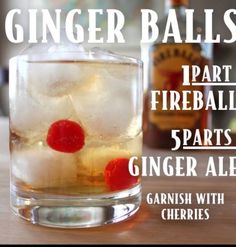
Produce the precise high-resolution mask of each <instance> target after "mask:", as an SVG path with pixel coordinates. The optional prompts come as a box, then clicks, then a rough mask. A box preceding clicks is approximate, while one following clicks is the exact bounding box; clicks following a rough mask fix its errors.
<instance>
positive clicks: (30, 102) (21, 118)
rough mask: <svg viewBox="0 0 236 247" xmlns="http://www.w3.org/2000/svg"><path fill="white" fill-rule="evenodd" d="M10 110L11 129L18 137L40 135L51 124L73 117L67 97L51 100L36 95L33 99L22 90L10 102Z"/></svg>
mask: <svg viewBox="0 0 236 247" xmlns="http://www.w3.org/2000/svg"><path fill="white" fill-rule="evenodd" d="M10 109H11V115H10V122H11V129H12V131H14V132H16V134H18V135H20V136H32V135H41V134H42V133H43V132H45V131H47V129H48V128H49V126H50V125H51V124H52V123H53V122H55V121H57V120H60V119H68V118H70V117H71V116H72V115H73V109H72V105H71V101H70V99H69V97H68V96H64V97H53V98H51V97H47V96H43V95H38V96H37V97H35V98H33V97H32V96H31V95H30V94H29V93H28V92H27V91H26V90H22V89H19V90H18V91H17V95H16V97H14V99H12V100H11V101H10Z"/></svg>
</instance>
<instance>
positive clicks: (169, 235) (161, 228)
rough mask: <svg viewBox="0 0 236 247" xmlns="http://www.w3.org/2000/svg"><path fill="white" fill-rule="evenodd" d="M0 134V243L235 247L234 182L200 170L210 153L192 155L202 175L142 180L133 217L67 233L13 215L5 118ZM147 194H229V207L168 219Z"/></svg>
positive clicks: (150, 152) (0, 122)
mask: <svg viewBox="0 0 236 247" xmlns="http://www.w3.org/2000/svg"><path fill="white" fill-rule="evenodd" d="M0 136H1V138H0V244H3V243H8V244H9V243H12V244H30V243H35V244H46V243H50V244H80V243H97V244H102V243H104V244H105V243H127V244H134V243H156V244H158V243H176V244H177V243H236V233H235V232H236V178H233V177H231V178H229V177H226V178H224V177H221V178H208V177H205V176H203V174H202V172H201V171H203V170H204V169H205V166H206V160H207V158H208V156H209V153H206V152H205V153H199V152H195V153H194V155H196V156H197V158H198V159H199V160H200V162H199V167H198V168H199V174H200V175H199V176H198V177H190V178H177V177H169V178H167V177H164V176H162V177H145V178H143V182H142V185H143V203H142V206H141V208H140V210H139V211H138V213H137V214H136V215H135V216H133V217H132V218H131V219H129V220H127V221H125V222H121V223H117V224H113V225H107V226H103V227H96V228H90V229H73V230H64V229H53V228H47V227H42V226H36V225H32V224H30V223H28V222H26V221H24V220H22V219H19V218H18V217H16V216H15V215H13V214H12V213H11V211H10V208H9V153H8V150H7V138H8V133H7V119H0ZM144 153H145V154H146V155H150V156H151V155H152V156H157V155H158V156H166V155H168V152H166V151H160V150H150V149H147V148H144ZM184 154H185V155H190V154H191V153H184ZM177 155H178V153H177ZM191 155H192V154H191ZM224 155H225V156H227V155H229V154H224ZM149 192H153V193H155V192H159V193H161V192H192V193H194V192H218V193H225V204H224V205H214V206H212V205H210V206H209V208H210V219H209V220H208V221H164V220H162V219H161V216H160V213H161V209H162V208H164V207H165V206H163V205H148V204H147V202H146V195H147V193H149ZM204 207H207V206H204Z"/></svg>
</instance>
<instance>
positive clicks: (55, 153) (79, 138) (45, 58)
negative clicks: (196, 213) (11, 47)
mask: <svg viewBox="0 0 236 247" xmlns="http://www.w3.org/2000/svg"><path fill="white" fill-rule="evenodd" d="M142 89H143V85H142V64H141V62H140V61H138V60H135V59H132V58H128V57H124V56H118V55H115V54H113V53H107V52H102V51H99V50H97V51H96V50H95V51H93V52H83V51H81V52H56V53H52V54H48V53H41V54H32V53H31V54H29V55H19V56H17V57H14V58H12V59H11V60H10V149H11V207H12V209H13V211H14V212H15V213H16V214H17V215H19V216H20V217H22V218H24V219H26V220H29V221H31V222H32V223H34V224H41V225H45V226H51V227H63V228H64V227H65V228H77V227H91V226H99V225H103V224H108V223H114V222H119V221H121V220H125V219H127V218H128V217H130V216H131V215H133V214H134V213H135V212H136V211H137V210H138V208H139V206H140V202H141V186H140V178H139V177H132V176H131V175H130V174H129V173H128V170H127V169H128V166H127V164H128V160H129V158H130V157H132V156H137V157H140V156H141V154H142V110H143V109H142V106H143V102H142V100H143V92H142Z"/></svg>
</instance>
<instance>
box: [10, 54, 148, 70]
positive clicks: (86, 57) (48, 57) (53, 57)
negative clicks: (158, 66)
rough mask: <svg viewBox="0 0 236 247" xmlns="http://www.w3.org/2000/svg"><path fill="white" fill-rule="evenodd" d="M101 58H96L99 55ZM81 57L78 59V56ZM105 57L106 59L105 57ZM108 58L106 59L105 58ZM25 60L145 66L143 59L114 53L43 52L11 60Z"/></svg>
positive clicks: (18, 56)
mask: <svg viewBox="0 0 236 247" xmlns="http://www.w3.org/2000/svg"><path fill="white" fill-rule="evenodd" d="M99 53H100V56H101V57H96V55H99ZM78 54H79V55H80V56H79V57H77V56H76V55H78ZM103 56H104V57H103ZM105 56H106V57H105ZM13 59H17V60H24V61H25V62H57V61H73V62H80V61H81V62H82V61H83V62H106V63H117V64H134V65H138V66H140V67H142V66H143V62H142V60H141V59H138V58H134V57H132V56H127V55H121V54H117V53H112V52H106V51H105V52H103V51H101V52H99V51H58V52H51V53H50V52H49V53H47V52H42V53H34V54H19V55H17V56H14V57H12V58H11V59H10V60H13Z"/></svg>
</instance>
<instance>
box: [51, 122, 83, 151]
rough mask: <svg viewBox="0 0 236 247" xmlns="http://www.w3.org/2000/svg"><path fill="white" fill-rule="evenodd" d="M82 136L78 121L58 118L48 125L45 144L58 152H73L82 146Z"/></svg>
mask: <svg viewBox="0 0 236 247" xmlns="http://www.w3.org/2000/svg"><path fill="white" fill-rule="evenodd" d="M84 138H85V137H84V131H83V129H82V128H81V126H80V125H79V124H78V123H76V122H73V121H70V120H59V121H57V122H55V123H53V124H52V125H51V126H50V128H49V130H48V135H47V144H48V146H49V147H51V148H52V149H54V150H56V151H59V152H64V153H75V152H77V151H79V150H80V149H81V148H82V147H83V146H84Z"/></svg>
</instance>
